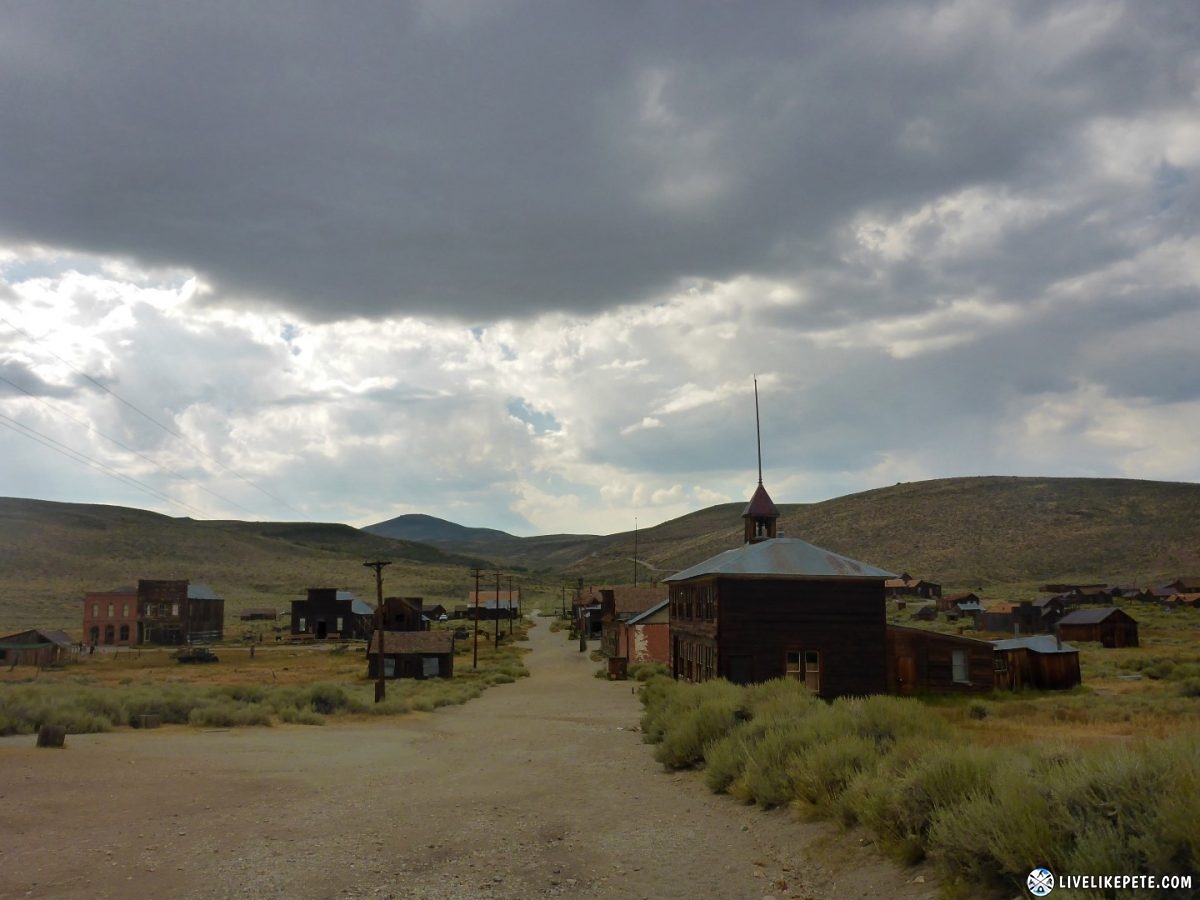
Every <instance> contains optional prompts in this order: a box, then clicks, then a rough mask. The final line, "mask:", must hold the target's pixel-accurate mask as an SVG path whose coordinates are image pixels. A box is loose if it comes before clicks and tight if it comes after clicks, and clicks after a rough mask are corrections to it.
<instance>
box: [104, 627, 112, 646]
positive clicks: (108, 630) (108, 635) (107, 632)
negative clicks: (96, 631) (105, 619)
mask: <svg viewBox="0 0 1200 900" xmlns="http://www.w3.org/2000/svg"><path fill="white" fill-rule="evenodd" d="M112 642H113V627H112V626H111V625H105V626H104V643H106V644H111V643H112Z"/></svg>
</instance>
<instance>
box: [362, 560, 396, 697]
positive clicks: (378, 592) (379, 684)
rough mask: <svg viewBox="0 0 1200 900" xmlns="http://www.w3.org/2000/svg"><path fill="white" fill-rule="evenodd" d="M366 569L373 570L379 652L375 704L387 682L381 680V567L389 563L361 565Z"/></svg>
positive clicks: (378, 561) (376, 660) (366, 563)
mask: <svg viewBox="0 0 1200 900" xmlns="http://www.w3.org/2000/svg"><path fill="white" fill-rule="evenodd" d="M363 565H364V566H366V567H367V568H368V569H374V570H375V601H376V602H375V638H376V640H378V641H379V650H378V653H377V654H376V656H375V665H376V675H377V676H378V677H377V678H376V680H375V702H376V703H380V702H381V701H382V700H383V698H384V695H385V694H386V693H387V682H386V681H384V678H383V625H384V622H383V567H384V566H390V565H391V563H390V562H387V561H385V560H376V561H375V562H365V563H363Z"/></svg>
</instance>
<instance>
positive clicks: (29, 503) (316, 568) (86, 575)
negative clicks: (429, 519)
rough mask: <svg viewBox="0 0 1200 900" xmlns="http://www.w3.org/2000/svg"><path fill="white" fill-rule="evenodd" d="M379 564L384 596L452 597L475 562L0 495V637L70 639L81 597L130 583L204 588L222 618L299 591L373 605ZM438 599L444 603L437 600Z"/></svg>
mask: <svg viewBox="0 0 1200 900" xmlns="http://www.w3.org/2000/svg"><path fill="white" fill-rule="evenodd" d="M377 558H383V559H390V560H393V564H392V565H391V566H390V567H388V568H387V569H385V570H384V589H385V592H386V593H388V594H389V595H390V594H400V595H405V596H426V597H431V598H434V597H436V598H439V599H441V598H445V600H449V599H454V600H455V602H461V601H460V599H459V598H461V597H462V596H464V595H465V593H466V590H467V584H466V578H465V576H464V572H465V571H466V569H467V568H469V567H470V566H471V565H472V564H474V563H475V562H477V560H475V559H473V558H470V557H464V556H457V555H454V554H451V553H447V552H445V551H442V550H437V549H435V548H432V547H429V546H427V545H424V544H418V543H412V542H406V541H395V540H391V539H388V538H380V537H375V536H373V535H368V534H366V533H364V532H362V531H359V530H358V529H356V528H351V527H350V526H348V525H337V524H325V523H291V522H236V521H195V520H193V519H188V518H178V519H177V518H171V517H170V516H163V515H159V514H157V513H151V512H146V511H144V510H138V509H126V508H123V507H116V506H92V505H85V504H74V503H49V502H45V501H39V500H19V499H11V498H0V634H6V633H10V632H12V631H17V630H20V629H23V628H29V627H50V628H65V629H66V630H67V631H68V632H69V633H72V634H74V633H76V632H78V630H79V627H80V619H81V617H82V606H81V604H82V601H83V595H84V593H85V592H86V591H91V590H111V589H112V588H115V587H118V586H121V585H134V584H136V583H137V580H138V579H139V578H180V579H188V580H189V581H191V582H193V583H200V584H207V585H209V586H210V587H212V588H213V589H214V590H215V591H216V592H217V593H218V594H219V595H221V596H223V597H224V598H225V605H226V613H227V616H232V615H236V614H237V612H239V611H240V610H242V609H244V608H246V607H250V606H273V607H275V608H276V609H279V610H284V609H287V608H288V603H289V602H290V601H291V600H294V599H297V598H300V597H303V596H304V591H305V589H306V588H309V587H337V588H342V589H346V590H352V591H355V592H356V593H358V594H359V595H360V596H362V597H363V598H364V599H367V600H372V601H373V600H374V597H375V580H374V574H373V572H372V571H371V570H370V569H366V568H364V567H363V565H362V563H363V562H364V561H366V560H369V559H377ZM443 602H444V601H443Z"/></svg>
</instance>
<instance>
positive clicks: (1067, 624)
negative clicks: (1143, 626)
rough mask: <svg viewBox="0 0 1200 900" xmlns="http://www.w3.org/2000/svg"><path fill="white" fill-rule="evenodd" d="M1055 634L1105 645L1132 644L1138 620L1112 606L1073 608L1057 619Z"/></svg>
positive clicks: (1068, 639) (1136, 635) (1136, 631)
mask: <svg viewBox="0 0 1200 900" xmlns="http://www.w3.org/2000/svg"><path fill="white" fill-rule="evenodd" d="M1058 636H1059V637H1060V638H1062V639H1063V640H1064V641H1095V642H1096V643H1098V644H1102V645H1103V646H1105V647H1136V646H1137V645H1138V623H1137V620H1136V619H1134V618H1133V616H1131V615H1129V613H1127V612H1125V611H1124V610H1123V609H1118V608H1117V607H1115V606H1108V607H1104V608H1102V609H1077V610H1075V611H1073V612H1069V613H1067V614H1066V615H1065V616H1063V617H1062V618H1061V619H1060V620H1059V622H1058Z"/></svg>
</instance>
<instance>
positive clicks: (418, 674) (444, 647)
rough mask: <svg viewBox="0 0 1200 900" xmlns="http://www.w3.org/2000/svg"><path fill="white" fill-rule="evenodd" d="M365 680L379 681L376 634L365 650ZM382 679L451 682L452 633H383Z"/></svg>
mask: <svg viewBox="0 0 1200 900" xmlns="http://www.w3.org/2000/svg"><path fill="white" fill-rule="evenodd" d="M367 677H368V678H378V677H379V633H378V632H377V633H375V634H373V635H372V636H371V642H370V645H369V646H368V648H367ZM383 677H384V678H415V679H418V680H420V679H424V678H453V677H454V632H452V631H385V632H383Z"/></svg>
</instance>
